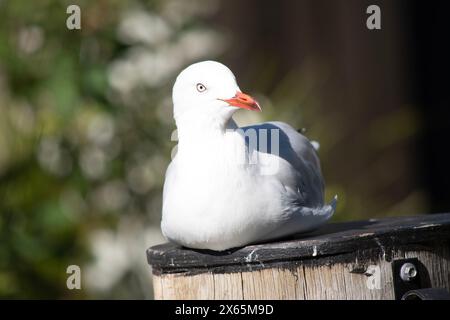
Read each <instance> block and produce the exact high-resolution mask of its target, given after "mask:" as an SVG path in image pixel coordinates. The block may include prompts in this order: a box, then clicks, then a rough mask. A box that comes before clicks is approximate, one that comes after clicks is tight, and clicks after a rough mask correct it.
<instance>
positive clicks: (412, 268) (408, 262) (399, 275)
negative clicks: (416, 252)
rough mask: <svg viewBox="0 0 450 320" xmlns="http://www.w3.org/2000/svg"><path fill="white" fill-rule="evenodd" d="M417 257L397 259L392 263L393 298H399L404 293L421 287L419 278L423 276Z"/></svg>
mask: <svg viewBox="0 0 450 320" xmlns="http://www.w3.org/2000/svg"><path fill="white" fill-rule="evenodd" d="M421 266H422V265H421V264H420V262H419V259H417V258H411V259H399V260H394V261H393V263H392V277H393V284H394V294H395V300H401V299H402V298H403V296H404V295H405V293H407V292H408V291H411V290H418V289H422V281H421V278H422V277H424V275H423V274H422V273H423V270H421V269H422V268H421Z"/></svg>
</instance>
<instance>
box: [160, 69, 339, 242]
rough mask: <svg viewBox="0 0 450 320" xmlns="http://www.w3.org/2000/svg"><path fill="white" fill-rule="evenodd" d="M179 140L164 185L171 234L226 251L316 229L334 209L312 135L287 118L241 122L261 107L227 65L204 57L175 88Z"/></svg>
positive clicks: (164, 224)
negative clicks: (239, 116)
mask: <svg viewBox="0 0 450 320" xmlns="http://www.w3.org/2000/svg"><path fill="white" fill-rule="evenodd" d="M172 99H173V107H174V119H175V122H176V126H177V132H178V147H177V153H176V155H175V157H174V158H173V159H172V161H171V163H170V164H169V166H168V168H167V171H166V176H165V182H164V188H163V205H162V220H161V230H162V233H163V235H164V236H165V237H166V238H167V239H168V240H169V241H171V242H174V243H176V244H179V245H181V246H184V247H188V248H193V249H208V250H215V251H225V250H228V249H232V248H236V247H242V246H245V245H248V244H254V243H258V242H263V241H264V242H265V241H269V240H270V241H272V240H276V239H279V238H282V237H287V236H290V235H293V234H297V233H304V232H308V231H312V230H314V229H316V228H318V227H320V226H321V225H322V224H324V223H325V222H326V221H327V220H328V219H329V218H330V217H331V216H332V215H333V213H334V211H335V208H336V202H337V197H336V196H335V197H334V199H333V200H332V201H331V202H330V203H329V204H325V203H324V180H323V177H322V173H321V168H320V163H319V158H318V155H317V152H316V149H315V148H314V145H313V143H312V142H310V141H309V140H308V139H307V138H306V137H305V136H303V135H302V134H301V133H299V132H297V130H295V129H294V128H292V127H291V126H290V125H288V124H286V123H283V122H265V123H260V124H255V125H252V126H247V127H238V125H237V124H236V122H235V121H234V120H233V118H232V116H233V114H234V113H235V112H236V111H237V110H241V109H245V110H250V111H261V107H260V105H259V103H258V102H257V101H256V100H255V99H254V98H253V97H251V96H250V95H248V94H245V93H243V92H242V91H241V89H240V88H239V86H238V84H237V82H236V78H235V76H234V75H233V73H232V72H231V70H230V69H229V68H228V67H226V66H225V65H223V64H221V63H219V62H215V61H202V62H198V63H195V64H192V65H190V66H189V67H187V68H186V69H184V70H183V71H182V72H181V73H180V74H179V75H178V77H177V79H176V81H175V84H174V86H173V91H172Z"/></svg>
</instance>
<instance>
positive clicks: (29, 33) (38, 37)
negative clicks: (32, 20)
mask: <svg viewBox="0 0 450 320" xmlns="http://www.w3.org/2000/svg"><path fill="white" fill-rule="evenodd" d="M43 44H44V31H43V30H42V28H41V27H39V26H29V27H24V28H22V29H20V30H19V34H18V39H17V45H18V49H19V50H20V51H21V52H23V53H25V54H32V53H34V52H36V51H37V50H39V49H40V48H41V47H42V45H43Z"/></svg>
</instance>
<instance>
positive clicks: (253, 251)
mask: <svg viewBox="0 0 450 320" xmlns="http://www.w3.org/2000/svg"><path fill="white" fill-rule="evenodd" d="M449 238H450V213H444V214H429V215H421V216H413V217H395V218H386V219H371V220H367V221H355V222H343V223H330V224H327V225H325V226H324V227H322V228H321V229H319V230H317V231H315V232H312V233H309V234H303V235H298V236H293V237H290V238H285V239H283V240H279V241H276V242H270V243H262V244H255V245H249V246H246V247H242V248H237V249H232V250H228V251H224V252H216V251H210V250H193V249H188V248H184V247H180V246H177V245H175V244H171V243H166V244H161V245H157V246H154V247H151V248H149V249H148V250H147V260H148V263H149V264H150V265H151V266H152V267H153V272H154V273H156V274H160V273H176V272H188V273H195V271H194V270H203V271H201V272H204V271H205V269H208V270H209V269H210V270H213V269H214V272H227V271H230V272H231V271H233V270H231V269H236V268H241V270H242V267H245V268H246V269H249V267H250V269H251V267H252V266H264V264H267V263H269V264H270V263H276V262H283V261H298V260H302V261H303V260H306V259H310V260H311V259H318V258H320V257H326V256H332V255H342V254H347V253H351V252H355V251H361V250H366V249H377V248H378V249H381V250H382V251H383V252H384V250H386V248H393V247H397V248H398V247H399V246H404V245H409V244H420V243H425V242H432V241H436V240H439V241H440V240H445V239H449ZM227 269H230V270H227ZM197 272H200V271H197Z"/></svg>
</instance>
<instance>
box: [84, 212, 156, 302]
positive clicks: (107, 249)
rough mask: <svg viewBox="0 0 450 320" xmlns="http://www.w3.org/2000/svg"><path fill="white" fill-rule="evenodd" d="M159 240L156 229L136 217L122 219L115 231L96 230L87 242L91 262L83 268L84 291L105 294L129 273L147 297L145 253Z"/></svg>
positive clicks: (148, 276) (150, 293)
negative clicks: (89, 244) (91, 255)
mask: <svg viewBox="0 0 450 320" xmlns="http://www.w3.org/2000/svg"><path fill="white" fill-rule="evenodd" d="M163 241H164V238H163V236H162V234H161V231H160V230H159V228H157V227H148V226H145V224H143V223H142V220H141V219H137V218H136V217H131V218H130V217H124V218H122V219H121V221H120V223H119V227H118V229H117V231H116V232H114V231H108V230H99V231H96V232H95V233H94V234H93V235H92V236H91V239H90V243H91V247H92V252H93V254H94V257H95V260H94V262H93V263H91V264H89V265H87V266H86V273H85V277H86V278H85V279H86V281H85V283H86V288H87V290H89V291H97V292H107V291H109V290H111V289H112V288H113V287H114V286H115V285H117V284H118V283H119V282H120V281H121V280H122V278H123V276H124V275H125V274H126V273H127V272H130V271H131V272H132V273H133V274H134V275H135V276H136V277H137V279H138V280H139V282H140V283H139V284H140V287H141V291H142V293H143V294H144V296H145V297H146V298H151V296H152V292H151V286H150V283H151V272H150V266H149V265H148V264H147V261H146V259H145V251H146V249H148V248H149V247H151V246H153V245H156V244H159V243H161V242H163ZM111 266H114V267H113V268H112V267H111Z"/></svg>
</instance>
